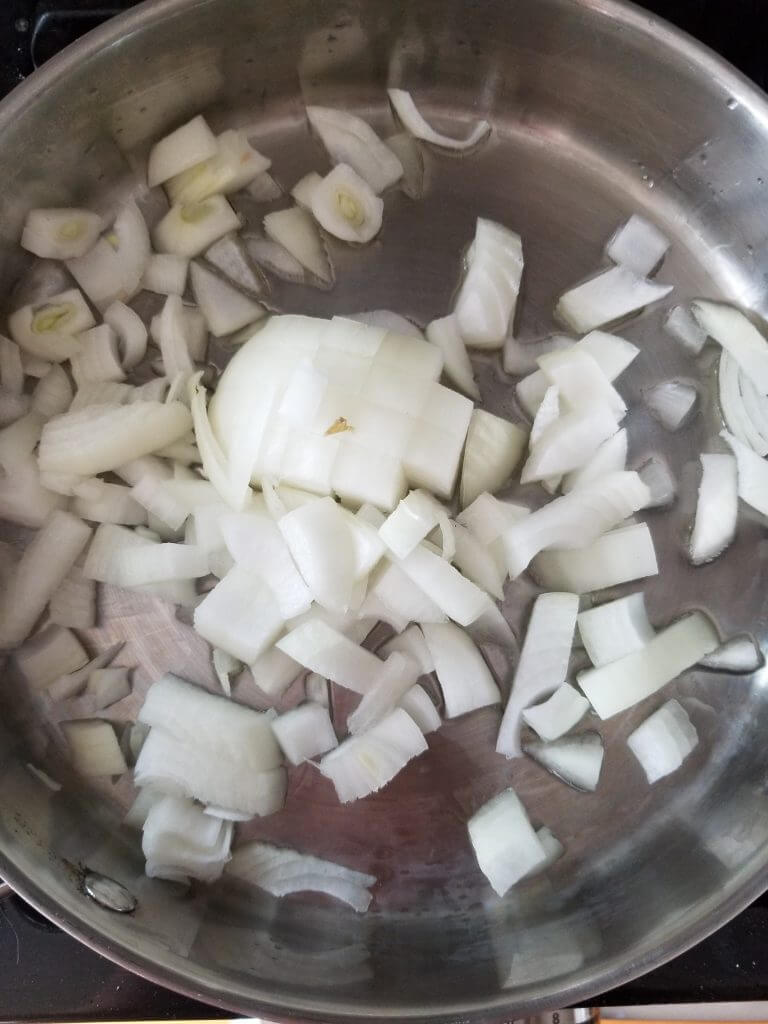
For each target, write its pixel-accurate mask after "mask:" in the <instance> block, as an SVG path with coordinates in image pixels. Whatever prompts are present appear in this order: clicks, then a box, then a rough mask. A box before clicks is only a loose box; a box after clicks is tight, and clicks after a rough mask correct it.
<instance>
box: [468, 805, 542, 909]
mask: <svg viewBox="0 0 768 1024" xmlns="http://www.w3.org/2000/svg"><path fill="white" fill-rule="evenodd" d="M467 829H468V830H469V840H470V842H471V843H472V849H473V850H474V851H475V857H476V858H477V863H478V867H479V868H480V870H481V871H482V872H483V874H484V875H485V877H486V878H487V879H488V881H489V882H490V883H491V887H492V888H493V890H494V892H496V894H497V895H499V896H503V895H504V894H505V893H506V892H507V891H508V890H509V889H510V888H511V887H512V886H513V885H514V884H515V883H516V882H519V881H520V879H521V878H524V877H525V876H526V875H528V874H530V873H531V872H533V871H534V870H535V869H536V868H538V867H540V865H541V864H543V862H544V861H545V860H546V859H547V852H546V850H545V849H544V847H543V846H542V843H541V841H540V839H539V837H538V836H537V834H536V832H535V831H534V829H533V826H532V825H531V823H530V821H529V820H528V815H527V814H526V811H525V808H524V807H523V805H522V803H521V802H520V799H519V797H518V796H517V794H516V793H515V791H514V790H513V789H505V790H504V792H503V793H499V794H498V796H495V797H493V799H492V800H489V801H488V803H486V804H483V806H482V807H481V808H480V810H479V811H476V812H475V813H474V814H473V815H472V817H471V818H470V819H469V821H468V822H467Z"/></svg>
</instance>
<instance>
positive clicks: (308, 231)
mask: <svg viewBox="0 0 768 1024" xmlns="http://www.w3.org/2000/svg"><path fill="white" fill-rule="evenodd" d="M321 186H322V180H321V182H320V184H319V185H318V186H316V188H315V191H314V192H313V202H314V198H315V196H316V195H317V193H318V191H319V189H320V188H321ZM263 223H264V231H265V232H266V234H267V236H268V237H269V238H271V239H272V240H273V241H274V242H276V243H277V244H278V245H281V246H282V247H283V248H284V249H285V250H286V251H287V252H289V253H290V254H291V256H293V258H294V259H295V260H297V261H298V262H299V263H300V264H301V265H302V267H305V268H306V269H307V270H308V271H309V272H310V273H311V274H314V276H315V277H316V278H318V280H320V281H322V282H323V283H324V284H326V285H331V284H333V280H334V273H333V267H332V266H331V262H330V260H329V259H328V254H327V253H326V251H325V246H324V245H323V240H322V238H321V237H320V232H319V231H318V230H317V226H316V224H315V222H314V220H313V219H312V217H311V216H310V215H309V214H308V213H307V211H306V210H304V209H302V207H300V206H292V207H289V208H288V209H287V210H276V211H275V212H274V213H268V214H267V215H266V217H265V218H264V222H263ZM321 223H322V221H321ZM323 226H325V225H323Z"/></svg>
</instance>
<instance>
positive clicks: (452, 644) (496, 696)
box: [422, 622, 501, 718]
mask: <svg viewBox="0 0 768 1024" xmlns="http://www.w3.org/2000/svg"><path fill="white" fill-rule="evenodd" d="M422 630H423V631H424V639H425V640H426V642H427V647H428V648H429V653H430V655H431V656H432V660H433V661H434V663H435V673H436V675H437V681H438V682H439V683H440V688H441V690H442V691H443V699H444V700H445V713H446V716H447V717H448V718H456V717H457V716H458V715H465V714H467V713H468V712H470V711H475V710H476V709H477V708H483V707H487V706H488V705H489V704H498V703H499V702H500V700H501V695H500V693H499V688H498V687H497V685H496V683H495V682H494V681H493V676H492V675H491V673H490V670H489V668H488V666H487V665H486V663H485V661H484V660H483V657H482V655H481V654H480V652H479V651H478V649H477V647H475V645H474V643H473V642H472V639H471V637H470V636H469V635H468V634H467V633H466V632H465V631H464V630H463V629H459V627H458V626H456V625H454V624H453V623H452V622H443V623H425V624H423V625H422Z"/></svg>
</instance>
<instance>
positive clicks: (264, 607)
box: [194, 565, 285, 664]
mask: <svg viewBox="0 0 768 1024" xmlns="http://www.w3.org/2000/svg"><path fill="white" fill-rule="evenodd" d="M284 622H285V620H284V619H283V617H282V615H281V614H280V609H279V608H278V607H277V603H276V601H275V597H274V594H273V593H272V591H271V589H270V588H269V587H268V586H267V584H266V583H264V582H263V580H260V579H259V578H258V577H257V576H254V575H253V573H251V572H249V571H248V570H247V569H245V568H243V567H242V566H238V565H235V566H234V567H233V568H232V569H230V570H229V572H228V573H227V574H226V576H224V577H223V578H222V579H221V580H220V581H219V582H218V583H217V584H216V586H215V587H214V588H213V590H211V591H209V593H208V594H206V596H205V597H204V598H203V600H202V601H201V602H200V604H199V605H198V606H197V607H196V608H195V613H194V626H195V629H196V630H197V632H198V633H199V634H200V636H202V637H203V639H204V640H207V641H208V643H210V644H212V645H213V646H214V647H220V648H221V649H222V650H224V651H227V652H228V653H229V654H231V655H232V656H233V657H235V658H239V659H240V661H244V662H245V663H246V664H250V663H251V662H252V661H255V660H256V659H257V658H258V657H259V655H260V654H263V653H264V652H265V651H266V650H267V648H268V647H270V646H271V644H273V643H274V642H275V640H276V639H277V638H278V636H279V635H280V633H281V631H282V629H283V625H284Z"/></svg>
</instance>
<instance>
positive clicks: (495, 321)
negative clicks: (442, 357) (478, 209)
mask: <svg viewBox="0 0 768 1024" xmlns="http://www.w3.org/2000/svg"><path fill="white" fill-rule="evenodd" d="M522 274H523V246H522V242H521V240H520V236H519V235H518V234H517V233H516V232H514V231H510V230H509V228H505V227H504V226H503V225H501V224H496V223H495V222H494V221H492V220H487V219H485V218H483V217H478V219H477V225H476V227H475V238H474V241H473V243H472V247H471V250H470V255H469V257H468V266H467V274H466V277H465V278H464V281H463V282H462V285H461V288H460V289H459V294H458V297H457V299H456V307H455V313H454V315H455V317H456V325H457V327H458V329H459V333H460V334H461V336H462V338H463V339H464V341H465V342H466V344H467V345H470V346H472V347H473V348H482V349H495V348H501V347H502V345H503V344H504V339H505V338H506V336H507V332H508V330H509V329H510V326H511V325H512V324H513V323H514V319H515V308H516V305H517V296H518V293H519V291H520V279H521V277H522Z"/></svg>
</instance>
